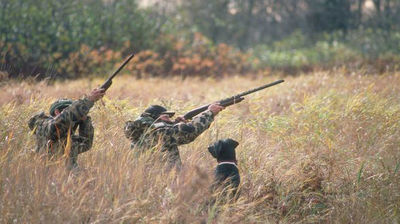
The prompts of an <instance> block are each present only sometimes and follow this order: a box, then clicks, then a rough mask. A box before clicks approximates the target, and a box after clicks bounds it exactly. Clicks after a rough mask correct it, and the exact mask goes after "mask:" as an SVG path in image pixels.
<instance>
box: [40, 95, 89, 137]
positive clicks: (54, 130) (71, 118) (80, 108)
mask: <svg viewBox="0 0 400 224" xmlns="http://www.w3.org/2000/svg"><path fill="white" fill-rule="evenodd" d="M93 104H94V103H93V101H91V100H89V99H87V98H83V99H79V100H76V101H75V102H73V103H72V104H71V105H70V106H69V107H67V108H65V109H64V110H63V111H62V112H61V113H60V115H58V116H57V117H56V118H54V119H52V120H51V121H49V123H48V130H49V132H48V134H49V136H48V137H49V138H50V139H52V140H56V139H58V138H60V137H62V136H65V135H66V133H67V132H68V130H69V129H70V128H71V127H73V126H74V125H75V124H76V123H78V122H80V121H82V120H83V119H84V118H85V117H86V115H87V114H88V112H89V110H90V108H92V107H93Z"/></svg>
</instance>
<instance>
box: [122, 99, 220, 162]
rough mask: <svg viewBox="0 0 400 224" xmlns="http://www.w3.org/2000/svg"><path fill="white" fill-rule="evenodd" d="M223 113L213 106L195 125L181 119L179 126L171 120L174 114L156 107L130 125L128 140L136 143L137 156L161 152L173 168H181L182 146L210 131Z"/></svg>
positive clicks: (196, 119)
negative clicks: (215, 118) (150, 151)
mask: <svg viewBox="0 0 400 224" xmlns="http://www.w3.org/2000/svg"><path fill="white" fill-rule="evenodd" d="M223 109H224V107H223V106H220V105H219V104H211V105H209V106H208V109H207V110H206V111H204V112H202V113H201V114H199V115H197V116H195V117H193V119H192V120H191V121H189V122H188V121H186V120H185V119H184V118H183V117H178V118H177V119H176V121H178V122H179V123H176V122H174V121H172V120H171V117H172V116H173V115H174V114H175V113H174V112H170V111H167V109H166V108H164V107H162V106H159V105H152V106H150V107H149V108H147V109H146V110H145V111H144V113H142V114H141V115H140V117H139V118H138V119H136V120H134V121H127V122H126V125H125V129H124V131H125V136H126V137H127V138H128V139H130V140H131V141H132V144H131V148H132V149H134V150H136V153H137V155H138V154H141V153H143V152H145V151H146V150H155V151H160V152H161V154H160V155H161V157H162V158H161V160H162V161H164V162H166V163H167V165H168V167H169V168H172V167H173V166H177V168H180V167H181V165H182V161H181V158H180V156H179V150H178V146H179V145H183V144H188V143H190V142H192V141H194V140H195V139H196V138H197V137H198V136H199V135H200V134H201V133H203V132H204V131H205V130H206V129H208V128H209V127H210V125H211V123H212V122H213V120H214V117H215V116H216V115H217V114H218V113H219V112H220V111H221V110H223Z"/></svg>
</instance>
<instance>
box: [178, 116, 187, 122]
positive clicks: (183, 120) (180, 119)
mask: <svg viewBox="0 0 400 224" xmlns="http://www.w3.org/2000/svg"><path fill="white" fill-rule="evenodd" d="M175 122H176V123H179V122H183V123H187V122H188V121H187V120H186V119H185V118H184V117H183V116H179V117H177V118H175Z"/></svg>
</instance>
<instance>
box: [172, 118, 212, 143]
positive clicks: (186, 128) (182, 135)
mask: <svg viewBox="0 0 400 224" xmlns="http://www.w3.org/2000/svg"><path fill="white" fill-rule="evenodd" d="M213 121H214V115H213V113H212V112H211V111H209V110H206V111H205V112H203V113H201V114H199V115H197V116H196V117H194V118H193V119H192V121H190V122H188V123H179V124H176V125H175V126H174V127H173V137H174V139H175V140H176V143H177V144H178V145H182V144H187V143H190V142H192V141H193V140H194V139H196V138H197V137H198V136H199V135H200V134H201V133H203V132H204V131H205V130H207V129H208V128H209V127H210V125H211V123H212V122H213Z"/></svg>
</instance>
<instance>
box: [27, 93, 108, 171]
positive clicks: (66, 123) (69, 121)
mask: <svg viewBox="0 0 400 224" xmlns="http://www.w3.org/2000/svg"><path fill="white" fill-rule="evenodd" d="M104 94H105V91H104V89H102V88H99V89H94V90H93V91H92V92H90V93H89V94H88V95H87V96H85V97H83V98H82V99H79V100H76V101H72V100H70V99H59V100H57V101H55V102H54V103H53V104H52V105H51V106H50V116H47V115H45V113H44V112H41V113H39V114H37V115H34V116H33V117H32V118H31V119H30V120H29V128H30V129H31V130H32V131H33V133H34V135H35V137H36V152H38V153H46V154H48V156H49V158H50V159H53V158H60V157H62V156H63V155H65V157H66V166H67V168H68V169H71V168H74V167H77V159H78V154H80V153H84V152H86V151H88V150H89V149H90V148H91V147H92V143H93V132H94V129H93V125H92V121H91V119H90V117H89V116H87V114H88V113H89V110H90V108H92V107H93V105H94V103H95V102H96V101H98V100H99V99H101V98H102V97H103V96H104ZM76 128H78V134H77V135H75V134H74V132H75V130H76Z"/></svg>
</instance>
